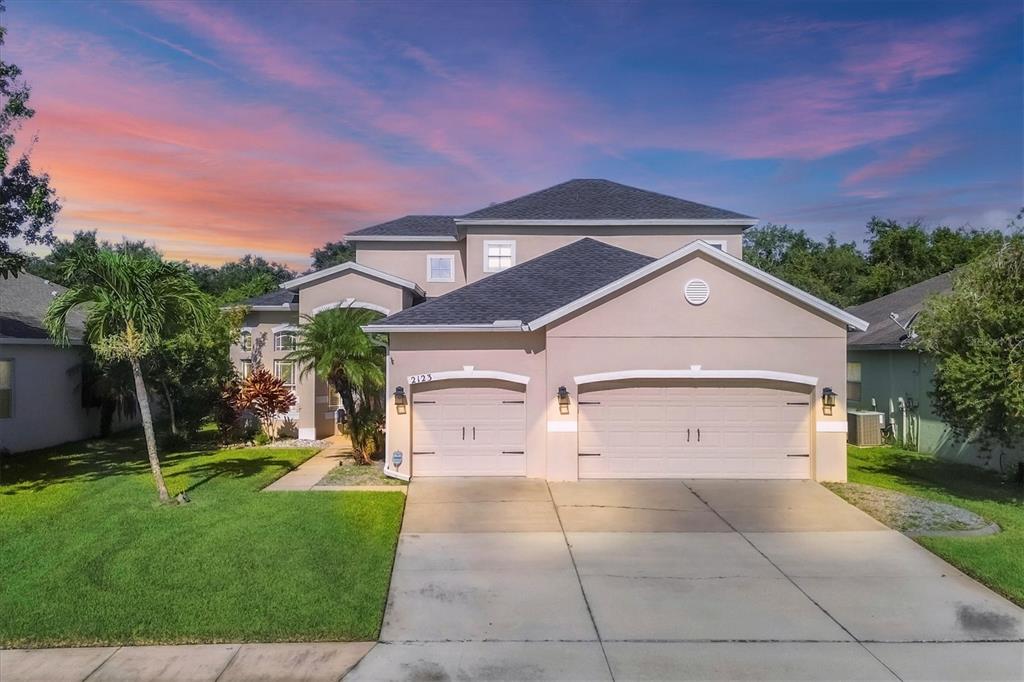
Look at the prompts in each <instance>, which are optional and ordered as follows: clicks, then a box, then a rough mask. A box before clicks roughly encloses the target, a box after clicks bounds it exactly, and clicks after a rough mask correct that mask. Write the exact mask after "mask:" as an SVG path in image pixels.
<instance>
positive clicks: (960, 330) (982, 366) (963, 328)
mask: <svg viewBox="0 0 1024 682" xmlns="http://www.w3.org/2000/svg"><path fill="white" fill-rule="evenodd" d="M915 331H916V332H917V333H918V335H919V339H918V342H917V347H918V348H919V349H921V350H924V351H927V352H929V353H932V354H933V355H934V357H935V360H936V367H935V386H934V392H933V393H932V397H933V399H934V404H935V410H936V412H937V413H938V414H939V415H940V416H941V417H942V419H943V421H945V422H946V423H947V424H949V425H950V426H951V427H952V429H953V431H954V432H955V433H956V434H957V436H958V437H960V438H963V439H966V438H968V437H970V436H976V437H978V438H979V439H980V440H982V441H998V442H999V443H1001V444H1002V445H1004V446H1011V445H1014V444H1018V445H1019V444H1020V442H1021V441H1022V440H1024V234H1022V233H1018V234H1016V235H1015V236H1013V237H1012V238H1010V239H1009V240H1008V241H1006V242H1005V243H1004V244H1002V245H1001V246H999V247H997V248H994V249H992V250H990V251H989V252H987V253H985V254H984V255H983V256H981V257H979V258H978V259H977V260H975V261H973V262H971V263H970V264H968V265H965V266H964V267H963V268H961V269H960V271H959V272H957V274H956V275H955V277H954V284H953V292H952V293H951V294H948V295H944V296H936V297H933V298H931V299H929V300H928V301H927V303H926V304H925V308H924V310H923V311H922V312H921V315H920V316H919V317H918V319H917V323H916V324H915Z"/></svg>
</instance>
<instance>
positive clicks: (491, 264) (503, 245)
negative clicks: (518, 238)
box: [484, 240, 516, 272]
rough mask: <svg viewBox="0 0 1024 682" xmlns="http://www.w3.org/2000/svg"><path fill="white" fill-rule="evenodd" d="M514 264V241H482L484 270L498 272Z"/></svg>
mask: <svg viewBox="0 0 1024 682" xmlns="http://www.w3.org/2000/svg"><path fill="white" fill-rule="evenodd" d="M515 264H516V243H515V242H514V241H510V240H509V241H485V242H484V272H498V271H499V270H505V269H508V268H510V267H512V266H513V265H515Z"/></svg>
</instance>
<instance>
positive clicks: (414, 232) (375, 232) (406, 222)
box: [348, 215, 458, 239]
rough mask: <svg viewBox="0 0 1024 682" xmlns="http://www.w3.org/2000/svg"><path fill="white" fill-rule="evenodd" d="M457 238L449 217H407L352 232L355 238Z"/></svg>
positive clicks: (453, 223)
mask: <svg viewBox="0 0 1024 682" xmlns="http://www.w3.org/2000/svg"><path fill="white" fill-rule="evenodd" d="M390 236H395V237H457V236H458V230H457V229H456V227H455V220H454V219H453V218H452V216H448V215H407V216H405V217H402V218H398V219H397V220H391V221H389V222H386V223H381V224H380V225H371V226H370V227H364V228H363V229H361V230H356V231H355V232H350V233H349V234H348V238H349V239H351V238H353V237H355V238H357V239H358V238H359V237H390Z"/></svg>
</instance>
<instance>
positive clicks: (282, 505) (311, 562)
mask: <svg viewBox="0 0 1024 682" xmlns="http://www.w3.org/2000/svg"><path fill="white" fill-rule="evenodd" d="M313 452H314V451H313V450H309V449H284V448H279V449H274V448H272V447H267V448H247V449H233V450H206V451H197V452H176V453H173V454H169V455H166V456H164V458H163V461H164V463H165V467H164V472H165V475H166V476H167V483H168V487H169V488H170V490H171V494H172V495H174V494H177V493H178V492H181V491H183V490H184V491H187V492H188V495H189V496H190V497H191V498H192V502H191V503H190V504H188V505H184V506H161V505H159V504H157V502H156V494H155V490H154V487H153V482H152V477H151V475H150V473H149V469H148V466H147V462H146V457H145V448H144V446H143V444H142V441H141V439H140V438H139V437H138V436H134V435H132V436H126V437H120V438H115V439H109V440H95V441H86V442H82V443H76V444H72V445H67V446H63V447H60V448H56V449H53V450H49V451H42V452H37V453H31V454H27V455H14V456H9V457H6V458H4V461H3V465H2V470H0V614H2V616H0V646H57V645H86V644H101V643H102V644H128V643H131V644H142V643H156V642H160V643H172V642H218V641H304V640H370V639H376V637H377V633H378V630H379V628H380V624H381V620H382V617H383V612H384V604H385V601H386V599H387V591H388V583H389V580H390V576H391V565H392V561H393V559H394V552H395V546H396V543H397V541H398V531H399V528H400V525H401V517H402V509H403V505H404V504H405V495H403V494H401V493H399V492H394V493H391V492H344V493H332V492H298V493H287V492H284V493H261V492H259V490H260V489H261V488H263V487H264V486H266V485H267V484H268V483H270V482H271V481H273V480H274V479H275V478H278V477H280V476H281V475H283V474H284V473H285V472H287V471H288V470H289V469H292V468H294V467H295V466H296V465H298V464H299V463H301V462H302V461H303V460H305V459H307V458H309V457H310V456H311V455H312V454H313Z"/></svg>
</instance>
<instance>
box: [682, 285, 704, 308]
mask: <svg viewBox="0 0 1024 682" xmlns="http://www.w3.org/2000/svg"><path fill="white" fill-rule="evenodd" d="M683 294H684V295H685V296H686V300H687V302H689V303H692V304H693V305H700V304H702V303H704V302H705V301H707V300H708V296H710V295H711V287H709V286H708V283H707V282H705V281H704V280H702V279H691V280H690V281H689V282H687V283H686V286H685V287H683Z"/></svg>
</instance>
